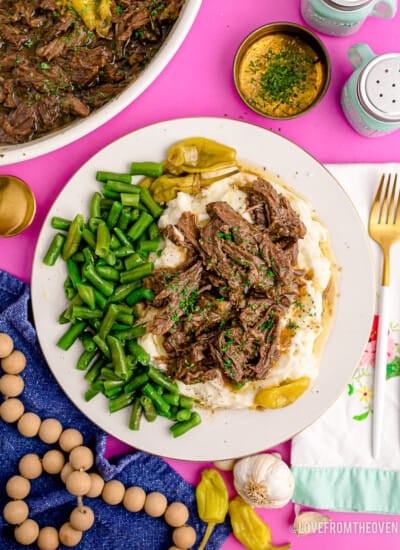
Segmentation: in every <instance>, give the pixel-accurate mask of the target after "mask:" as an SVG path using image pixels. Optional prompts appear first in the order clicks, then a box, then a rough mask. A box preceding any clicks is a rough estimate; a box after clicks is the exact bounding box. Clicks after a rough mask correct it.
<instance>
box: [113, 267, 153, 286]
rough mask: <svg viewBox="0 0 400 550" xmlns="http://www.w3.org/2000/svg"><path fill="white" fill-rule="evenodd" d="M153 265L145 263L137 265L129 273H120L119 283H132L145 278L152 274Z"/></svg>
mask: <svg viewBox="0 0 400 550" xmlns="http://www.w3.org/2000/svg"><path fill="white" fill-rule="evenodd" d="M153 269H154V263H153V262H146V263H145V264H142V265H139V266H138V267H135V268H133V269H130V270H129V271H122V273H121V275H120V280H121V283H132V282H133V281H138V280H139V279H143V277H147V276H148V275H151V274H152V273H153Z"/></svg>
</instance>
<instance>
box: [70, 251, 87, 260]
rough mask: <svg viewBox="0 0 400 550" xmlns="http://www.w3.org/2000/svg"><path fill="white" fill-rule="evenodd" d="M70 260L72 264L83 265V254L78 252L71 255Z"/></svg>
mask: <svg viewBox="0 0 400 550" xmlns="http://www.w3.org/2000/svg"><path fill="white" fill-rule="evenodd" d="M71 260H74V262H78V263H83V262H84V261H85V256H84V255H83V252H81V251H80V250H78V252H75V254H72V256H71Z"/></svg>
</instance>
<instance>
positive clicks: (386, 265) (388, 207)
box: [368, 174, 400, 458]
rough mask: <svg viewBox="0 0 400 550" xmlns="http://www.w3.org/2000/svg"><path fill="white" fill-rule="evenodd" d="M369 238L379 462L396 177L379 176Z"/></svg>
mask: <svg viewBox="0 0 400 550" xmlns="http://www.w3.org/2000/svg"><path fill="white" fill-rule="evenodd" d="M368 229H369V234H370V236H371V238H372V239H374V241H376V242H377V243H378V244H379V245H380V247H381V249H382V253H383V266H382V281H381V287H380V297H379V312H378V314H379V325H378V338H377V343H376V357H375V375H374V411H373V417H372V453H373V456H374V457H375V458H378V456H379V451H380V443H381V439H382V438H381V432H382V424H383V409H384V397H385V395H384V394H385V391H384V390H385V380H386V363H387V345H388V331H389V315H388V305H389V288H390V251H391V247H392V244H394V243H395V242H396V241H398V240H400V189H399V187H398V185H397V174H395V175H394V177H393V181H392V174H388V175H387V176H386V175H385V174H383V175H382V177H381V180H380V183H379V187H378V190H377V192H376V195H375V198H374V202H373V203H372V207H371V212H370V216H369V228H368Z"/></svg>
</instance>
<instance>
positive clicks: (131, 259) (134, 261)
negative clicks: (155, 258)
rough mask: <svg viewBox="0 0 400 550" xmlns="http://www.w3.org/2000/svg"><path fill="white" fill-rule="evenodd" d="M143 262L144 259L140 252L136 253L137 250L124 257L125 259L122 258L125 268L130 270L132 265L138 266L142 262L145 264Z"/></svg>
mask: <svg viewBox="0 0 400 550" xmlns="http://www.w3.org/2000/svg"><path fill="white" fill-rule="evenodd" d="M145 263H146V260H144V259H143V258H142V256H141V255H140V254H138V253H137V252H134V253H133V254H131V255H130V256H128V257H127V258H125V260H124V264H125V269H126V270H127V271H130V270H131V269H133V268H134V267H138V266H139V265H142V264H145Z"/></svg>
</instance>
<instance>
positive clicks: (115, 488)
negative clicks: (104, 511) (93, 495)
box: [101, 479, 125, 505]
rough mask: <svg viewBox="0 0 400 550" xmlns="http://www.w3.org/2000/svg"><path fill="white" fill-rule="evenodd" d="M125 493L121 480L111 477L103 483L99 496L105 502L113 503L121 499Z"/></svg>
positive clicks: (118, 502)
mask: <svg viewBox="0 0 400 550" xmlns="http://www.w3.org/2000/svg"><path fill="white" fill-rule="evenodd" d="M124 495H125V487H124V484H123V483H121V481H118V480H117V479H112V480H111V481H107V483H105V484H104V488H103V491H102V493H101V497H102V499H103V500H104V502H106V503H107V504H111V505H115V504H120V502H122V501H123V499H124Z"/></svg>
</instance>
